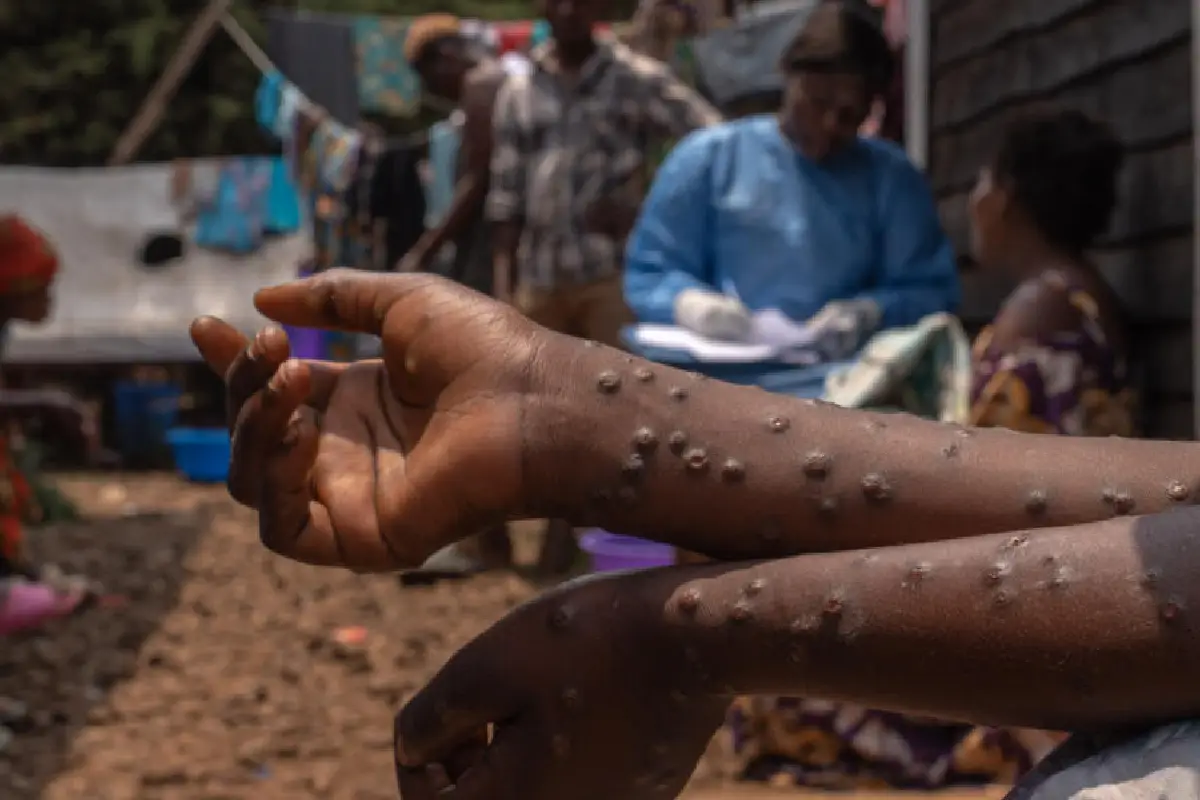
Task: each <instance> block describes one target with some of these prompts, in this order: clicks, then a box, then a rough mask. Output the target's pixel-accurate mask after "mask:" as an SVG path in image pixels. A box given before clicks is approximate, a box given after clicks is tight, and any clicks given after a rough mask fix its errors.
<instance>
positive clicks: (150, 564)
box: [0, 476, 1002, 800]
mask: <svg viewBox="0 0 1200 800" xmlns="http://www.w3.org/2000/svg"><path fill="white" fill-rule="evenodd" d="M60 485H61V486H62V487H63V488H64V489H65V490H66V491H67V492H68V494H70V495H71V496H72V497H73V498H74V499H76V500H77V501H78V502H79V503H80V504H81V507H82V508H83V510H84V512H85V514H86V515H87V519H86V521H84V522H79V523H72V524H69V525H59V526H55V527H53V528H48V529H45V530H40V531H35V532H33V534H32V535H31V547H32V549H33V550H34V552H35V555H36V557H37V558H38V559H39V560H40V561H43V562H50V563H56V564H59V565H60V566H62V567H63V568H64V569H66V570H67V571H69V572H79V573H83V574H87V575H90V576H92V577H95V578H97V579H99V580H100V581H101V582H103V584H104V586H105V588H106V591H107V592H109V593H110V595H109V597H107V598H106V601H105V602H104V603H102V604H101V605H99V606H97V607H95V608H92V609H90V610H88V611H86V612H84V613H83V614H81V615H80V616H78V617H76V618H73V619H71V620H67V621H64V622H62V623H60V624H58V625H56V626H55V627H54V628H52V629H49V630H47V631H45V632H39V633H37V634H35V635H31V636H28V637H21V638H17V639H10V640H3V641H2V642H0V715H3V714H4V713H8V714H9V715H10V716H11V715H12V709H11V708H9V709H8V711H7V712H6V711H5V706H6V705H9V706H11V703H8V702H7V701H8V700H16V701H20V702H21V703H23V704H25V705H26V706H27V707H28V714H27V715H24V716H19V718H17V719H16V720H15V721H13V722H12V725H11V728H12V730H13V731H15V736H13V737H11V738H10V739H9V740H8V741H5V739H4V737H3V736H2V734H3V731H0V798H3V800H34V799H35V798H40V799H41V800H159V799H160V798H161V799H162V800H243V799H245V800H249V798H254V799H255V800H275V799H276V798H279V800H284V798H287V800H305V799H306V798H313V799H314V800H316V798H321V800H376V799H377V800H394V798H395V797H396V793H395V789H394V788H393V787H394V781H393V775H392V767H391V746H392V733H391V731H392V715H393V713H394V711H395V709H397V708H398V707H399V706H400V705H401V704H402V703H403V701H404V699H405V698H406V697H408V696H409V695H410V694H411V693H412V692H413V691H414V690H415V689H416V688H417V687H419V686H420V685H421V684H422V683H423V682H424V681H425V680H426V679H427V678H428V677H429V676H430V675H431V674H432V672H433V671H434V670H435V669H436V668H437V666H438V665H439V664H441V663H442V662H443V660H444V659H446V658H447V657H448V656H449V655H450V654H451V653H452V652H453V651H454V650H455V649H456V648H457V647H459V646H460V645H461V644H463V643H464V642H465V641H467V640H468V639H469V638H470V637H472V636H473V635H474V634H476V633H477V632H478V631H480V630H482V629H483V628H484V627H486V626H487V625H488V624H490V623H491V622H492V621H493V620H495V619H496V618H497V617H498V616H499V615H501V614H503V613H504V612H505V611H506V610H507V609H509V608H511V607H513V606H514V605H516V604H517V603H519V602H521V601H522V600H524V599H525V598H526V597H529V596H530V595H531V594H532V593H533V591H534V589H533V588H532V587H531V586H530V585H528V584H527V583H525V582H524V581H522V580H521V579H519V578H517V577H515V576H489V577H485V578H479V579H476V580H473V581H470V582H469V583H466V584H459V585H442V586H435V587H431V588H420V589H413V588H401V586H400V585H399V582H398V581H396V580H395V579H394V578H390V577H371V578H362V577H355V576H353V575H349V574H345V573H341V572H336V571H324V570H317V569H311V568H305V567H302V566H298V565H294V564H290V563H288V562H285V561H283V560H282V559H279V558H276V557H273V556H271V555H269V554H268V553H266V552H265V551H263V550H262V549H261V548H260V546H259V545H258V541H257V536H256V533H255V530H254V527H253V520H252V518H251V517H250V515H249V514H247V513H246V512H245V511H243V510H242V509H239V508H237V507H236V506H234V505H233V504H232V503H231V502H229V501H228V500H227V498H226V497H225V495H224V494H223V492H222V491H221V490H220V489H219V488H215V487H197V486H188V485H185V484H183V483H181V482H179V481H177V480H175V479H174V478H172V477H168V476H148V477H138V478H130V479H123V480H117V479H115V478H113V477H111V476H110V477H97V478H81V477H64V478H62V479H61V480H60ZM726 763H727V760H726V758H725V757H724V755H723V753H722V752H721V748H720V746H719V745H714V748H713V753H712V755H710V757H709V758H707V759H706V760H705V762H704V763H703V764H702V765H701V769H700V770H699V771H698V773H697V779H696V781H695V789H694V793H692V794H689V797H691V798H693V800H763V799H764V798H771V797H779V796H780V795H778V794H773V793H769V792H767V793H764V792H762V791H755V790H753V789H747V788H746V787H730V786H728V774H727V773H728V769H727V768H726V766H725V764H726ZM789 796H790V797H792V798H798V797H802V796H808V795H798V794H796V793H794V792H793V793H790V795H789ZM813 796H815V795H813ZM907 796H908V797H913V796H914V795H911V794H910V795H907ZM938 796H939V797H943V798H945V800H965V798H985V797H989V798H990V797H1000V796H1002V792H1001V791H999V790H997V791H993V792H978V793H974V794H956V795H938ZM858 797H859V800H883V798H884V797H885V795H860V796H858Z"/></svg>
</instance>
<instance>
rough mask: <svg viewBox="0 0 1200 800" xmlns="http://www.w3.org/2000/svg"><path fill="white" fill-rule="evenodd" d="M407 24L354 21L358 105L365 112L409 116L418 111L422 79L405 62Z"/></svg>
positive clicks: (383, 20) (380, 19)
mask: <svg viewBox="0 0 1200 800" xmlns="http://www.w3.org/2000/svg"><path fill="white" fill-rule="evenodd" d="M408 35H409V22H408V21H407V20H399V19H387V18H384V17H370V16H366V17H356V18H355V20H354V48H355V51H356V53H357V55H358V102H359V105H360V106H361V107H362V108H363V109H365V110H368V111H378V112H384V113H387V114H397V115H401V116H412V115H413V114H416V113H417V111H418V110H419V109H420V107H421V79H420V77H419V76H418V75H417V73H416V72H415V71H414V70H413V69H412V67H410V66H409V64H408V62H407V61H406V60H405V57H404V53H405V41H406V39H407V38H408Z"/></svg>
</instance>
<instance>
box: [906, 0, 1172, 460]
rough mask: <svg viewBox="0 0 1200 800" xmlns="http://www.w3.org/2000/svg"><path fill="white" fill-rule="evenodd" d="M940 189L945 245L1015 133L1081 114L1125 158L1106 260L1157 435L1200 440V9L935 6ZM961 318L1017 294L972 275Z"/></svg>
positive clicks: (1135, 1)
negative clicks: (1195, 93) (1025, 117)
mask: <svg viewBox="0 0 1200 800" xmlns="http://www.w3.org/2000/svg"><path fill="white" fill-rule="evenodd" d="M930 8H931V13H932V19H931V20H930V23H931V30H932V32H933V52H932V53H931V54H930V69H931V87H930V89H931V97H930V110H931V120H930V149H929V154H930V179H931V181H932V183H933V187H934V192H935V194H936V196H937V200H938V207H939V209H940V211H941V213H942V219H943V222H944V224H945V225H946V228H947V232H948V233H949V234H950V236H951V239H952V240H953V241H954V243H955V246H956V247H957V248H959V249H960V251H965V249H966V247H967V243H968V230H967V213H966V198H967V194H968V192H969V191H970V189H971V186H972V184H973V183H974V180H975V176H976V175H977V174H978V171H979V169H980V167H982V166H984V165H985V163H986V161H987V159H988V158H989V156H990V155H991V154H992V153H993V152H994V151H995V147H996V145H997V143H998V141H999V138H1000V136H1001V135H1002V134H1003V131H1004V128H1005V126H1006V124H1007V123H1008V122H1009V121H1011V120H1012V119H1013V118H1015V117H1016V116H1018V115H1020V114H1022V113H1024V112H1027V111H1029V110H1030V109H1032V108H1036V107H1037V106H1039V105H1043V104H1046V103H1053V104H1056V105H1065V106H1070V107H1074V108H1078V109H1080V110H1082V111H1085V112H1087V113H1089V114H1092V115H1093V116H1096V117H1097V118H1100V119H1104V120H1105V121H1107V122H1108V123H1109V124H1110V125H1112V126H1113V128H1114V130H1115V131H1116V133H1117V135H1118V136H1120V137H1121V140H1122V142H1123V143H1124V144H1125V146H1126V147H1127V148H1128V154H1127V158H1126V165H1125V169H1124V172H1123V173H1122V176H1121V205H1120V208H1119V209H1118V210H1117V212H1116V214H1115V215H1114V218H1113V224H1112V228H1111V230H1110V232H1109V234H1108V236H1107V237H1106V238H1105V240H1104V242H1103V245H1102V247H1101V248H1100V250H1099V251H1098V252H1097V253H1096V259H1097V261H1098V262H1099V264H1100V266H1101V268H1102V269H1103V271H1104V274H1105V275H1106V276H1107V278H1108V279H1109V281H1110V283H1111V284H1112V285H1113V287H1114V288H1115V289H1116V292H1117V295H1118V296H1119V297H1120V298H1121V299H1122V301H1123V302H1124V304H1125V306H1126V309H1127V311H1128V313H1129V318H1130V321H1131V323H1132V325H1133V337H1134V348H1135V355H1136V357H1137V358H1138V360H1139V373H1140V374H1141V375H1142V376H1143V380H1142V384H1143V385H1142V389H1143V391H1144V393H1145V395H1146V397H1145V400H1144V404H1145V413H1144V420H1145V423H1146V433H1147V434H1149V435H1152V436H1166V437H1172V438H1189V439H1190V438H1192V433H1193V428H1192V405H1191V395H1192V386H1191V381H1192V374H1193V354H1192V332H1191V318H1192V271H1193V266H1192V262H1193V250H1192V233H1193V231H1192V226H1193V205H1194V203H1193V191H1192V185H1193V184H1192V179H1193V176H1192V171H1193V170H1192V166H1193V149H1192V148H1193V145H1192V104H1191V96H1192V95H1191V72H1192V62H1191V37H1192V30H1191V22H1192V18H1191V4H1190V3H1189V2H1187V0H930ZM963 280H964V302H963V309H962V313H963V317H964V318H965V319H966V321H967V323H968V326H969V327H972V328H975V327H977V326H978V325H979V324H981V323H983V322H985V321H986V320H988V319H990V318H991V317H992V315H993V314H994V313H995V311H996V309H997V308H998V307H999V303H1000V301H1001V300H1002V299H1003V298H1004V296H1005V295H1006V294H1007V292H1008V291H1009V290H1010V289H1011V284H1009V283H1008V282H1007V281H1006V280H1004V279H1003V278H1001V277H999V276H995V275H988V274H982V273H979V272H970V273H966V274H964V276H963Z"/></svg>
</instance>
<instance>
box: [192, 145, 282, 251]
mask: <svg viewBox="0 0 1200 800" xmlns="http://www.w3.org/2000/svg"><path fill="white" fill-rule="evenodd" d="M272 171H273V168H272V159H269V158H233V159H230V160H228V161H227V162H226V163H225V165H224V166H223V167H222V169H221V174H220V179H219V182H218V184H217V193H216V197H215V199H214V201H213V203H212V204H211V205H209V206H208V207H207V208H205V209H204V210H202V211H201V213H200V215H199V217H198V218H197V219H196V233H195V236H194V239H195V242H196V244H197V245H198V246H199V247H204V248H208V249H210V250H223V251H227V252H232V253H251V252H254V251H255V250H257V249H258V247H259V245H261V244H262V238H263V231H264V229H265V224H266V219H267V216H268V214H267V195H268V192H269V189H270V184H271V175H272Z"/></svg>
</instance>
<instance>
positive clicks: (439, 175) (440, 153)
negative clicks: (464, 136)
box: [425, 120, 461, 228]
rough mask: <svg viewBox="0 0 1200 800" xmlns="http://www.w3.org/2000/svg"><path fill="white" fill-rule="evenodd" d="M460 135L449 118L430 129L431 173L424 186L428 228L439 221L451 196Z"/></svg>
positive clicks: (452, 195)
mask: <svg viewBox="0 0 1200 800" xmlns="http://www.w3.org/2000/svg"><path fill="white" fill-rule="evenodd" d="M460 139H461V132H460V130H459V126H458V125H455V124H454V123H452V122H450V121H449V120H443V121H442V122H439V123H437V124H435V125H434V126H433V127H432V128H430V129H429V169H430V171H431V173H432V174H431V175H430V179H429V185H428V186H426V187H425V220H426V225H427V226H428V227H430V228H433V227H435V226H437V225H438V224H439V223H440V222H441V221H442V217H443V216H445V214H446V212H447V211H448V210H449V209H450V203H451V202H453V200H454V186H455V184H456V183H457V182H458V181H457V177H458V149H459V144H460Z"/></svg>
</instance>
